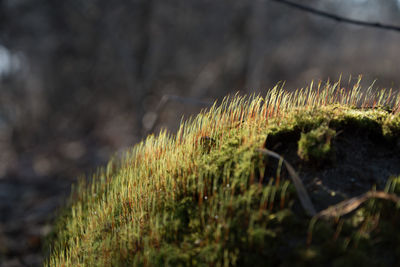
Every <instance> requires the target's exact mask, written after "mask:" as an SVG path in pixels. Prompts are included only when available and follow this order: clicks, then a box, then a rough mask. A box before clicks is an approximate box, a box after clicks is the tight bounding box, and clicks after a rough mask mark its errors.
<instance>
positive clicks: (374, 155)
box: [45, 82, 400, 266]
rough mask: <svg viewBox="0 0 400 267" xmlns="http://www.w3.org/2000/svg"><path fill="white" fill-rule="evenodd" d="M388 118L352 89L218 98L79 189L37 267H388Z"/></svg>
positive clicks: (389, 99) (393, 204) (397, 221)
mask: <svg viewBox="0 0 400 267" xmlns="http://www.w3.org/2000/svg"><path fill="white" fill-rule="evenodd" d="M381 107H386V108H381ZM399 111H400V97H399V95H398V94H395V93H393V92H392V91H385V90H377V91H374V90H373V89H372V88H369V89H367V90H364V91H363V90H361V87H360V83H359V82H357V83H356V84H354V86H353V87H352V88H350V89H346V88H342V87H341V85H340V83H339V82H338V83H335V84H329V83H327V84H321V83H320V84H318V85H317V86H315V85H313V84H311V85H310V86H309V87H308V88H306V89H301V90H296V91H294V92H292V93H288V92H286V91H284V90H283V89H282V88H279V87H275V88H273V89H272V90H269V91H268V92H267V94H266V96H265V97H259V96H250V97H241V96H237V95H236V96H235V97H226V98H225V99H224V100H222V102H221V103H219V104H217V103H216V104H214V105H213V106H212V107H210V108H209V109H208V110H206V111H203V112H201V113H200V114H199V115H198V116H196V117H194V118H191V119H189V120H188V121H185V122H183V123H182V124H181V126H180V128H179V130H178V132H177V133H176V135H171V134H169V133H167V132H166V131H162V132H160V133H159V134H158V135H157V136H154V135H150V136H148V137H147V138H146V139H145V140H144V141H142V142H141V143H139V144H137V145H136V146H134V147H133V148H132V149H131V150H129V151H127V152H126V155H125V157H124V158H123V159H119V160H117V159H112V160H111V161H110V162H109V164H108V165H107V166H106V167H104V168H101V169H99V170H98V171H97V172H96V173H95V174H93V175H92V176H91V177H90V178H91V179H88V178H82V179H81V181H80V183H79V184H78V185H76V186H74V189H73V192H72V194H71V198H70V201H69V204H68V205H67V206H66V207H65V209H64V210H63V212H60V214H59V218H58V220H57V222H56V224H55V226H54V232H53V234H52V236H51V237H50V238H49V250H48V252H49V256H48V259H47V261H46V264H45V265H48V266H192V265H193V266H278V265H280V266H309V265H310V264H312V265H314V266H351V265H352V264H353V263H357V264H362V265H363V266H382V265H384V266H394V265H396V264H397V263H398V261H399V260H400V229H399V227H398V225H400V212H399V208H400V204H399V203H400V202H399V194H400V177H399V175H400V157H399V155H400V148H399V147H396V142H398V140H400V139H399V138H400V123H399V121H400V115H399V114H400V112H399Z"/></svg>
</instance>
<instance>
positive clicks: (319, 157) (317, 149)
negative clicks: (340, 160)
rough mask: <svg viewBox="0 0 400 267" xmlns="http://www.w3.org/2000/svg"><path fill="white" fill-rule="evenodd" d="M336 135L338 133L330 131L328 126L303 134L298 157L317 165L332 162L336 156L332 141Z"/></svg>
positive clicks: (324, 125)
mask: <svg viewBox="0 0 400 267" xmlns="http://www.w3.org/2000/svg"><path fill="white" fill-rule="evenodd" d="M335 135H336V131H335V130H333V129H330V128H329V127H328V125H326V124H323V125H321V126H319V127H318V128H316V129H314V130H311V131H309V132H308V133H301V137H300V140H299V141H298V149H297V155H298V156H299V157H300V158H301V159H302V160H305V161H308V162H309V161H312V162H313V163H315V164H316V165H320V164H321V163H324V162H330V161H332V160H333V158H334V155H335V154H334V148H333V147H332V139H333V138H334V137H335Z"/></svg>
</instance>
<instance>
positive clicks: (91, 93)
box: [0, 0, 400, 266]
mask: <svg viewBox="0 0 400 267" xmlns="http://www.w3.org/2000/svg"><path fill="white" fill-rule="evenodd" d="M295 2H297V3H303V4H306V5H308V6H311V7H314V8H317V9H321V10H325V11H328V12H332V13H335V14H338V15H341V16H345V17H351V18H353V19H358V20H364V21H370V22H380V23H386V24H393V25H398V26H400V1H398V0H382V1H377V0H370V1H369V0H323V1H322V0H307V1H306V0H304V1H295ZM340 74H342V76H343V79H345V80H347V79H349V77H350V75H352V77H355V78H356V77H357V76H358V75H359V74H363V76H364V78H363V83H364V84H365V85H370V84H371V83H372V82H373V81H374V80H375V79H376V80H377V81H376V83H375V87H380V88H382V87H385V88H393V89H398V88H399V87H400V32H395V31H385V30H379V29H374V28H366V27H359V26H353V25H348V24H344V23H338V22H335V21H332V20H327V19H324V18H321V17H316V16H313V15H311V14H308V13H305V12H302V11H299V10H296V9H293V8H291V7H288V6H286V5H283V4H281V3H277V2H274V1H268V0H251V1H250V0H249V1H245V0H219V1H215V0H130V1H129V0H113V1H109V0H65V1H54V0H0V266H39V265H40V264H41V263H42V260H43V253H42V251H41V246H42V244H43V237H44V236H45V235H46V234H47V233H49V232H50V231H51V220H52V219H53V216H54V212H55V211H56V210H57V208H58V207H59V206H60V205H61V204H62V203H64V201H65V199H66V197H67V196H68V193H69V190H70V185H71V183H73V182H74V181H76V178H77V176H78V175H79V174H82V173H90V171H92V170H94V169H95V168H96V167H97V166H101V165H103V164H105V163H106V162H107V160H108V158H109V157H110V155H112V154H114V153H118V152H119V151H123V150H124V149H126V148H127V147H129V146H132V145H134V144H135V143H137V142H139V141H140V140H141V139H143V138H144V136H145V135H146V134H147V133H150V132H157V131H159V129H160V128H167V129H169V130H170V131H172V132H174V131H175V130H176V129H177V127H178V124H179V122H180V119H181V117H182V115H185V117H188V116H189V115H190V114H194V113H197V112H198V111H199V110H200V109H201V108H204V107H207V103H211V102H213V101H214V100H215V99H221V98H222V97H223V96H225V95H227V94H234V93H236V92H240V93H242V94H249V93H252V92H260V93H261V94H264V93H265V92H266V91H267V90H268V89H269V88H272V87H273V86H274V85H275V84H276V83H278V82H280V81H286V86H285V87H286V88H287V89H288V90H290V89H296V88H301V87H305V86H307V84H309V83H310V82H311V80H315V81H320V80H321V81H327V80H328V79H330V80H337V79H338V78H339V76H340ZM168 95H172V96H174V97H172V99H171V101H168V102H162V103H165V105H162V108H158V109H157V105H159V104H160V101H161V100H162V99H163V97H164V100H165V99H166V98H165V96H168ZM159 107H161V106H159Z"/></svg>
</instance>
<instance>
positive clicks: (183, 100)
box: [143, 95, 213, 137]
mask: <svg viewBox="0 0 400 267" xmlns="http://www.w3.org/2000/svg"><path fill="white" fill-rule="evenodd" d="M170 101H173V102H180V103H183V104H190V105H195V106H205V107H208V106H211V105H212V104H213V103H212V102H208V101H203V100H199V99H196V98H191V97H183V96H178V95H163V97H162V98H161V100H160V102H159V103H158V105H157V106H156V108H155V110H154V112H153V114H154V116H155V118H154V121H153V122H152V123H151V125H150V126H149V127H148V128H147V129H144V135H143V137H146V136H147V135H149V134H150V133H151V132H153V131H154V128H155V127H156V125H157V124H158V122H159V120H160V115H161V113H162V112H163V110H164V108H165V106H166V105H167V103H169V102H170Z"/></svg>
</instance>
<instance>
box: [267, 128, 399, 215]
mask: <svg viewBox="0 0 400 267" xmlns="http://www.w3.org/2000/svg"><path fill="white" fill-rule="evenodd" d="M335 130H336V132H337V135H336V137H335V138H334V140H333V141H332V147H333V149H334V156H333V160H332V161H330V162H322V163H318V164H316V163H315V162H310V163H307V162H304V161H303V160H301V159H300V157H299V156H298V155H297V147H298V146H297V141H298V140H299V139H300V134H301V133H300V131H297V132H285V133H281V134H279V133H278V134H277V135H275V136H270V137H268V138H267V140H266V143H265V146H266V148H268V149H270V150H273V151H275V152H277V153H278V154H280V155H282V156H283V157H284V158H285V159H286V160H287V161H288V162H289V163H290V164H291V165H292V166H293V167H294V168H295V169H296V171H297V173H298V174H299V176H300V177H301V179H302V180H303V183H304V185H305V186H306V188H307V191H308V193H309V194H310V197H311V200H312V202H313V204H314V206H315V208H316V209H317V212H318V211H320V210H323V209H325V208H327V207H328V206H330V205H334V204H336V203H338V202H340V201H342V200H344V199H347V198H350V197H354V196H358V195H361V194H362V193H365V192H367V191H369V190H371V189H372V188H373V187H376V189H377V190H383V189H384V187H385V185H386V182H387V180H388V179H389V178H390V177H391V176H398V175H400V143H399V142H396V141H388V140H386V139H385V138H384V137H383V136H382V135H381V134H380V133H379V132H376V131H371V130H370V129H363V128H357V127H351V126H346V127H337V128H336V129H335ZM269 164H273V165H275V166H277V165H276V164H277V161H276V160H274V161H270V162H269ZM271 169H274V170H276V167H275V168H271ZM266 175H268V176H267V177H274V176H275V175H276V173H272V172H269V173H267V174H266ZM282 176H284V177H288V174H287V172H286V170H282ZM264 177H265V176H264Z"/></svg>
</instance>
